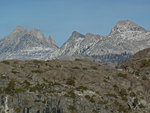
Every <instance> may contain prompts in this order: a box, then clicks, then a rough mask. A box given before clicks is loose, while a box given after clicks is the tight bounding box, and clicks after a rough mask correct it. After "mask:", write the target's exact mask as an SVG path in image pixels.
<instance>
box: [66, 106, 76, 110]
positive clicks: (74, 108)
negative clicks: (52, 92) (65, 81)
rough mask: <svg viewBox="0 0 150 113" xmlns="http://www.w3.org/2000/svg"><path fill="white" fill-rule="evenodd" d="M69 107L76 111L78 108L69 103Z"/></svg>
mask: <svg viewBox="0 0 150 113" xmlns="http://www.w3.org/2000/svg"><path fill="white" fill-rule="evenodd" d="M68 109H69V110H71V111H74V110H76V107H75V106H73V105H69V106H68Z"/></svg>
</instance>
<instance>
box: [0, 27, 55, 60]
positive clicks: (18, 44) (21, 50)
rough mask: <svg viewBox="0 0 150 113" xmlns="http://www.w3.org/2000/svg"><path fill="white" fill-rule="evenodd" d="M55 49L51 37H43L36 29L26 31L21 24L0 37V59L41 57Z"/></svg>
mask: <svg viewBox="0 0 150 113" xmlns="http://www.w3.org/2000/svg"><path fill="white" fill-rule="evenodd" d="M57 50H58V47H57V45H56V44H55V43H54V41H53V39H52V38H51V37H50V38H45V36H44V35H43V34H42V33H41V32H40V31H39V30H37V29H32V30H31V31H30V32H28V31H27V30H25V29H24V28H23V27H22V26H17V27H16V29H15V30H14V31H13V32H12V33H11V34H10V35H8V36H6V37H4V38H3V39H0V60H5V59H21V60H28V59H42V58H43V57H45V56H47V55H48V54H50V53H53V52H54V51H57Z"/></svg>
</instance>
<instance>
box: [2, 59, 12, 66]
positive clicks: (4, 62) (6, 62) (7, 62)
mask: <svg viewBox="0 0 150 113" xmlns="http://www.w3.org/2000/svg"><path fill="white" fill-rule="evenodd" d="M1 63H3V64H7V65H9V64H10V62H9V61H6V60H4V61H2V62H1Z"/></svg>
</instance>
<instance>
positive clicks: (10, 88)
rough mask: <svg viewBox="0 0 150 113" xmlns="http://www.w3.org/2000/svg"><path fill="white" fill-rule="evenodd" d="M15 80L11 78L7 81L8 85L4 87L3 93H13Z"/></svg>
mask: <svg viewBox="0 0 150 113" xmlns="http://www.w3.org/2000/svg"><path fill="white" fill-rule="evenodd" d="M15 85H16V84H15V81H14V80H11V81H10V82H9V83H8V86H7V87H6V88H5V93H6V94H13V93H14V90H15Z"/></svg>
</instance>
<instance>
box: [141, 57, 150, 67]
mask: <svg viewBox="0 0 150 113" xmlns="http://www.w3.org/2000/svg"><path fill="white" fill-rule="evenodd" d="M141 67H150V60H146V59H144V60H141Z"/></svg>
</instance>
